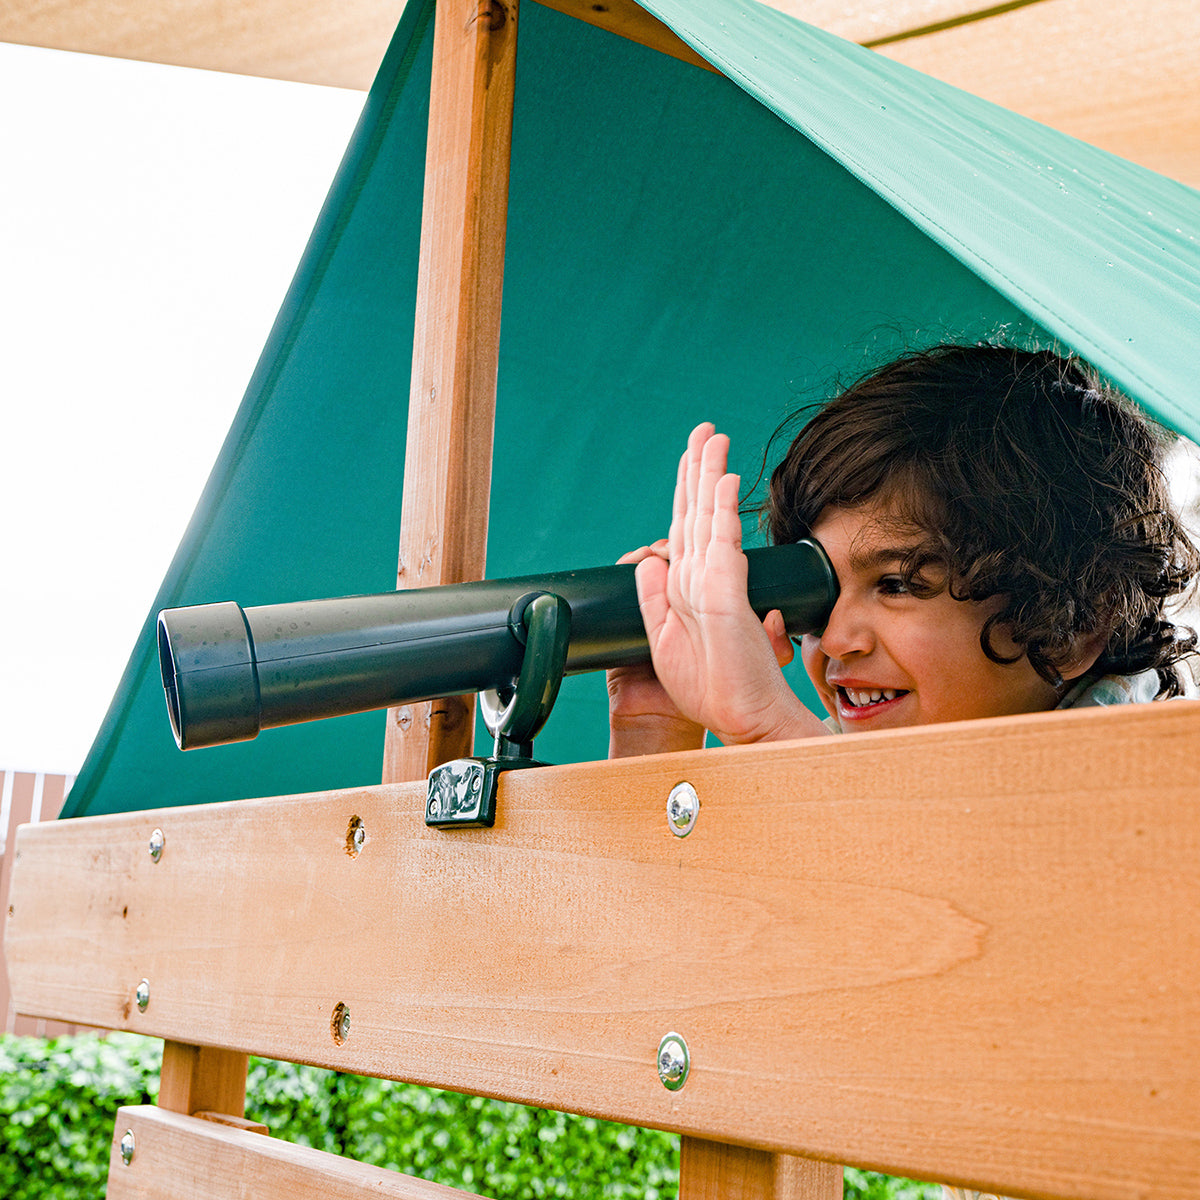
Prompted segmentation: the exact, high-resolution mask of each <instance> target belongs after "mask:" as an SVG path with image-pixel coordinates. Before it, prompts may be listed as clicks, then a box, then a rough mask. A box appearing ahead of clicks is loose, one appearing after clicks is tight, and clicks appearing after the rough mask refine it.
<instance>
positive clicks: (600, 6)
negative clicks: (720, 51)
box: [537, 0, 716, 71]
mask: <svg viewBox="0 0 1200 1200" xmlns="http://www.w3.org/2000/svg"><path fill="white" fill-rule="evenodd" d="M537 2H538V3H539V4H544V5H545V6H546V7H547V8H553V9H554V10H555V11H556V12H560V13H565V14H566V15H567V16H568V17H575V18H576V20H579V21H586V22H587V24H589V25H595V26H596V28H597V29H603V30H606V31H607V32H608V33H615V34H616V35H617V36H618V37H623V38H628V39H629V40H630V41H631V42H639V43H640V44H641V45H643V46H649V47H650V49H652V50H658V51H660V52H661V53H663V54H669V55H671V57H672V58H678V59H682V61H683V62H688V63H691V64H692V66H694V67H703V68H704V70H706V71H714V70H715V69H716V68H715V67H713V66H712V64H711V63H710V62H709V61H708V60H707V59H705V58H701V57H700V55H699V54H697V53H696V52H695V50H693V49H692V48H691V46H689V45H688V44H687V42H685V41H684V40H683V39H682V38H681V37H679V35H678V34H677V33H675V31H674V30H673V29H671V28H670V26H667V25H664V24H663V23H662V22H661V21H660V20H659V19H658V18H657V17H653V16H651V15H650V14H649V13H648V12H647V11H646V10H645V9H644V8H643V7H642V6H641V5H640V4H638V3H637V0H537Z"/></svg>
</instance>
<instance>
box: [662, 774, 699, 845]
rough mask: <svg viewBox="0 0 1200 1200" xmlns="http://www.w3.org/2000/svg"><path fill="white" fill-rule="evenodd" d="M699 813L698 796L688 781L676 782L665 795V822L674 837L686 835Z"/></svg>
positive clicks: (690, 830)
mask: <svg viewBox="0 0 1200 1200" xmlns="http://www.w3.org/2000/svg"><path fill="white" fill-rule="evenodd" d="M699 815H700V797H699V796H697V795H696V789H695V788H694V787H692V785H691V784H690V783H677V784H676V785H675V786H674V787H673V788H672V789H671V793H670V795H669V796H668V797H667V824H668V825H669V826H670V827H671V832H672V833H673V834H674V835H675V836H676V837H687V835H688V834H689V833H691V832H692V828H693V827H694V826H695V824H696V818H697V817H698V816H699Z"/></svg>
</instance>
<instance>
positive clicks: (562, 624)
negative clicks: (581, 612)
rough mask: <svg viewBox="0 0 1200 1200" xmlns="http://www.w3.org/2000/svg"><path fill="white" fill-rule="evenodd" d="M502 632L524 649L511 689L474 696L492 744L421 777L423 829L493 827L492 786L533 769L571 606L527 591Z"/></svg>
mask: <svg viewBox="0 0 1200 1200" xmlns="http://www.w3.org/2000/svg"><path fill="white" fill-rule="evenodd" d="M509 628H510V629H511V630H512V633H513V636H514V637H515V638H516V639H517V640H518V641H520V642H522V643H524V646H525V654H524V656H523V658H522V660H521V672H520V675H519V676H518V677H517V679H516V680H514V681H513V683H512V685H511V686H509V687H506V688H504V689H492V690H489V691H486V692H480V694H479V707H480V710H481V712H482V714H483V720H484V724H485V725H486V726H487V727H488V730H489V731H490V732H491V734H492V736H493V737H494V738H495V739H496V745H495V749H494V750H493V752H492V754H491V755H490V757H487V758H456V759H453V760H451V761H450V762H447V763H442V765H441V766H440V767H435V768H434V770H433V771H431V772H430V774H429V781H428V785H427V789H426V793H425V824H426V825H434V826H438V827H440V828H468V829H471V828H479V827H481V826H491V825H493V824H495V821H496V788H497V784H498V781H499V778H500V776H501V774H503V772H505V771H519V770H524V769H526V768H528V767H541V766H545V763H541V762H538V761H537V760H536V759H535V758H534V757H533V739H534V737H535V736H536V735H537V733H538V732H539V730H541V728H542V726H543V725H545V723H546V720H547V719H548V718H549V716H550V711H551V709H553V707H554V701H555V699H556V698H557V697H558V689H559V685H560V684H561V683H562V678H563V673H564V671H565V670H566V664H567V646H568V644H569V642H570V639H571V606H570V605H569V604H568V603H567V602H566V601H565V600H564V599H563V598H562V597H561V596H555V595H552V594H551V593H550V592H529V593H526V594H525V595H524V596H521V597H520V598H519V599H518V600H517V601H516V602H515V603H514V604H513V606H512V608H511V609H510V610H509Z"/></svg>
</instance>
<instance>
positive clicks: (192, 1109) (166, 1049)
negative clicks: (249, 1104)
mask: <svg viewBox="0 0 1200 1200" xmlns="http://www.w3.org/2000/svg"><path fill="white" fill-rule="evenodd" d="M151 999H152V1000H153V993H151ZM248 1065H249V1064H248V1062H247V1056H246V1055H245V1054H244V1053H238V1052H237V1051H235V1050H223V1049H220V1048H219V1047H216V1046H194V1045H191V1044H188V1043H185V1042H178V1041H170V1040H168V1041H166V1042H164V1043H163V1061H162V1072H161V1074H160V1076H159V1085H158V1104H159V1107H160V1108H168V1109H170V1110H171V1111H172V1112H177V1113H183V1115H184V1116H190V1115H192V1114H193V1113H197V1112H215V1113H223V1114H225V1115H226V1116H228V1117H234V1118H236V1117H242V1116H244V1115H245V1113H246V1068H247V1066H248Z"/></svg>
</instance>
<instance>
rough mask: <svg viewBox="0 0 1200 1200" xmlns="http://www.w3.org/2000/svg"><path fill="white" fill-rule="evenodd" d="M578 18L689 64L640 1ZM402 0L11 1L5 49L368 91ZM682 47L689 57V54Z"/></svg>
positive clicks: (879, 15) (912, 22) (948, 10)
mask: <svg viewBox="0 0 1200 1200" xmlns="http://www.w3.org/2000/svg"><path fill="white" fill-rule="evenodd" d="M560 6H561V7H562V10H563V11H569V12H571V13H572V15H576V16H579V17H580V18H581V19H583V20H588V21H590V22H591V23H593V24H600V25H602V26H604V27H606V28H610V27H611V28H613V31H614V32H618V33H621V34H622V36H626V37H632V38H634V39H635V40H637V41H643V42H645V43H646V44H648V45H651V46H654V47H655V48H656V49H662V50H666V51H667V52H668V53H675V52H676V49H680V53H679V55H678V56H679V57H687V56H688V55H690V54H691V51H690V50H686V48H682V43H679V42H678V40H677V39H674V35H673V34H670V33H667V35H666V39H665V40H671V39H674V41H673V46H674V49H673V48H669V47H668V46H667V45H666V44H660V35H661V34H662V31H663V26H662V25H661V24H659V22H657V21H656V20H654V18H652V17H650V16H649V15H648V14H646V13H645V12H644V10H640V9H638V10H637V11H634V8H635V6H634V5H633V4H632V2H631V0H604V2H603V3H600V2H597V0H587V2H586V3H581V2H580V0H552V4H551V7H554V8H559V7H560ZM773 7H776V8H779V9H782V10H783V11H784V12H788V13H790V14H791V15H793V16H796V17H799V18H800V19H801V20H805V21H808V22H809V23H811V24H813V25H818V26H820V27H821V28H824V29H829V30H830V31H831V32H833V33H837V34H840V35H841V36H842V37H848V38H851V39H852V40H855V41H868V40H870V39H872V38H878V37H887V36H891V35H894V34H896V33H899V32H903V31H904V30H905V29H911V28H915V27H920V26H923V25H927V24H930V23H933V22H936V21H940V20H946V19H948V18H952V17H955V16H958V15H960V14H961V13H963V12H964V11H969V10H970V9H971V7H972V6H971V5H970V4H969V3H968V2H967V0H892V2H891V3H889V4H887V5H886V6H884V5H879V4H877V3H870V2H868V0H854V2H853V3H843V2H841V0H811V2H810V0H774V4H773ZM403 10H404V2H403V0H340V2H339V3H338V4H337V5H336V6H335V5H331V4H328V3H320V2H318V0H250V2H247V3H240V4H232V3H230V2H229V0H160V3H158V4H156V5H155V6H154V7H153V9H148V8H147V7H146V6H145V5H144V4H140V3H137V0H6V3H5V4H4V6H3V7H2V8H0V41H6V42H16V43H20V44H23V45H30V46H48V47H51V48H53V49H58V50H74V51H80V52H83V53H88V54H104V55H109V56H111V57H116V58H131V59H138V60H141V61H144V62H161V63H169V64H172V65H175V66H185V67H201V68H203V69H205V70H209V71H232V72H235V73H237V74H240V75H263V76H267V77H269V78H275V79H290V80H295V81H296V82H299V83H320V84H328V85H332V86H334V87H348V88H357V89H360V90H362V91H365V90H366V89H367V88H369V87H370V86H371V80H372V79H374V77H375V72H376V71H377V70H378V69H379V64H380V62H381V61H382V59H383V55H384V51H385V50H386V49H387V45H388V41H389V39H390V38H391V35H392V31H393V29H395V27H396V22H397V21H398V20H399V19H400V14H401V12H403ZM681 48H682V49H681Z"/></svg>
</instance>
